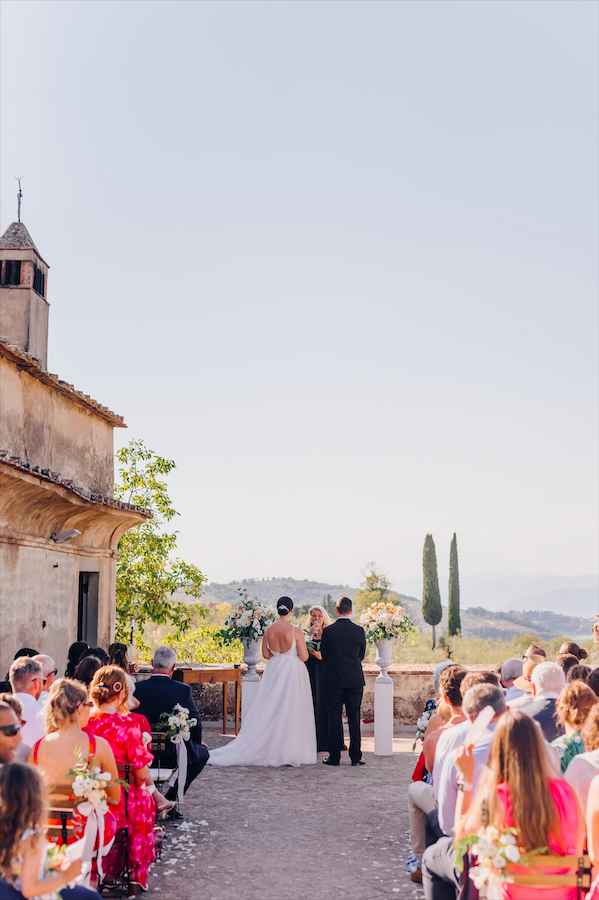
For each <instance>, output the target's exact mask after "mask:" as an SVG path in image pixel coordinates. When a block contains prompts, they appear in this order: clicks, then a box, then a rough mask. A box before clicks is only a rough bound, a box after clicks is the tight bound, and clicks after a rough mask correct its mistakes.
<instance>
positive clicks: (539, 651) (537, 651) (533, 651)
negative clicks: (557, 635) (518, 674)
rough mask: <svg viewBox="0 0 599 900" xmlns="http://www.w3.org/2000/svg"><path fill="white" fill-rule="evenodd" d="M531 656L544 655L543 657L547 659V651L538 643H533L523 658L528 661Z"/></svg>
mask: <svg viewBox="0 0 599 900" xmlns="http://www.w3.org/2000/svg"><path fill="white" fill-rule="evenodd" d="M531 656H542V657H543V659H547V653H546V652H545V651H544V650H543V648H542V647H539V645H538V644H531V645H530V647H529V648H528V650H526V651H525V652H524V655H523V657H522V659H523V660H524V662H526V660H527V659H529V658H530V657H531Z"/></svg>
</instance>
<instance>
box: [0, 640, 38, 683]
mask: <svg viewBox="0 0 599 900" xmlns="http://www.w3.org/2000/svg"><path fill="white" fill-rule="evenodd" d="M21 656H29V657H33V656H37V650H32V648H31V647H21V649H20V650H17V652H16V653H15V655H14V656H13V660H15V659H19V657H21ZM0 690H2V691H3V692H4V691H10V690H11V687H10V681H9V678H8V672H7V673H6V677H5V679H4V681H3V682H1V684H0Z"/></svg>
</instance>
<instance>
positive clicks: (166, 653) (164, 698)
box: [135, 646, 209, 800]
mask: <svg viewBox="0 0 599 900" xmlns="http://www.w3.org/2000/svg"><path fill="white" fill-rule="evenodd" d="M176 663H177V654H176V652H175V651H174V650H173V648H172V647H167V646H162V647H158V649H157V650H156V652H155V653H154V659H153V660H152V671H153V674H152V676H151V678H148V679H147V680H146V681H138V683H137V687H136V688H135V696H136V697H137V699H138V700H139V709H138V710H137V712H138V713H141V714H142V715H144V716H146V718H147V719H148V720H149V722H150V723H151V724H152V725H155V724H156V723H157V722H158V720H159V718H160V716H161V714H162V713H164V712H168V713H170V712H171V710H172V709H173V707H174V706H176V704H177V703H179V704H180V705H181V706H182V707H184V708H185V709H188V710H189V715H190V718H192V719H196V724H195V725H194V726H193V728H192V729H191V738H190V740H189V741H187V760H188V761H187V779H186V782H185V790H186V791H187V789H188V788H189V785H190V784H191V782H192V781H193V780H194V778H197V777H198V775H199V774H200V772H201V771H202V769H203V768H204V766H205V765H206V763H207V762H208V756H209V753H208V748H207V747H206V745H205V744H202V722H201V719H200V714H199V712H198V710H197V707H196V705H195V703H194V700H193V697H192V694H191V688H190V687H189V685H188V684H182V683H181V682H179V681H173V672H174V671H175V665H176ZM163 761H164V765H165V766H169V767H171V768H175V767H176V765H177V755H176V750H175V746H174V744H173V749H172V759H171V760H170V761H169V759H168V757H167V758H166V759H164V757H163ZM166 797H167V800H175V799H176V798H177V784H176V783H175V784H174V785H173V787H171V788H169V790H168V792H167V794H166Z"/></svg>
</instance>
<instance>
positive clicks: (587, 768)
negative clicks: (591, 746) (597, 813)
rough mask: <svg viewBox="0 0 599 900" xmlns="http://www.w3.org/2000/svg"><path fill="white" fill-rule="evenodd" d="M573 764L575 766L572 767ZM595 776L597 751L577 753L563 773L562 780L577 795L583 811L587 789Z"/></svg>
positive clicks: (598, 767)
mask: <svg viewBox="0 0 599 900" xmlns="http://www.w3.org/2000/svg"><path fill="white" fill-rule="evenodd" d="M575 763H576V765H574V764H575ZM595 775H599V750H590V751H589V752H588V753H579V754H578V756H575V757H574V759H571V760H570V762H569V764H568V768H567V769H566V771H565V772H564V778H565V779H566V781H567V782H568V784H571V785H572V787H573V788H574V790H575V791H576V793H577V794H578V796H579V798H580V802H581V804H582V808H583V810H585V809H586V806H587V801H588V799H589V788H590V787H591V781H592V780H593V778H594V777H595Z"/></svg>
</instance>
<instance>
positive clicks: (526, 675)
mask: <svg viewBox="0 0 599 900" xmlns="http://www.w3.org/2000/svg"><path fill="white" fill-rule="evenodd" d="M544 662H547V660H546V659H545V657H544V656H539V655H538V654H537V653H531V654H530V656H528V657H527V658H526V659H525V660H524V665H523V666H522V675H521V676H520V678H516V679H515V681H514V687H517V688H518V689H519V690H520V691H526V693H527V694H532V682H531V680H530V676H531V675H532V673H533V669H536V667H537V666H540V664H541V663H544Z"/></svg>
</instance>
